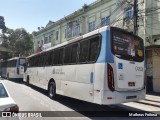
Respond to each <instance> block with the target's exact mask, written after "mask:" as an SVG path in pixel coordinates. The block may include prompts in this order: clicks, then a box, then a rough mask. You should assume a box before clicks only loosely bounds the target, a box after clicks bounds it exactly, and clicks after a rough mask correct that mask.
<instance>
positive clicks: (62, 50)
mask: <svg viewBox="0 0 160 120" xmlns="http://www.w3.org/2000/svg"><path fill="white" fill-rule="evenodd" d="M63 54H64V49H63V48H61V49H60V50H59V64H63Z"/></svg>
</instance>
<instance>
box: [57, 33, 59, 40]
mask: <svg viewBox="0 0 160 120" xmlns="http://www.w3.org/2000/svg"><path fill="white" fill-rule="evenodd" d="M58 36H59V31H56V40H58Z"/></svg>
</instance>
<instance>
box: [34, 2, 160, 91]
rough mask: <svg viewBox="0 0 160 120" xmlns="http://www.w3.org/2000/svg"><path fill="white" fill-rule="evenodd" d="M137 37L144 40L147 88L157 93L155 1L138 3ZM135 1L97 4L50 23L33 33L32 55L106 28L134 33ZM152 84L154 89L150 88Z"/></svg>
mask: <svg viewBox="0 0 160 120" xmlns="http://www.w3.org/2000/svg"><path fill="white" fill-rule="evenodd" d="M137 6H138V11H137V15H138V20H137V22H138V29H137V34H138V35H139V36H140V37H142V38H143V39H144V42H145V46H146V66H147V78H148V81H147V82H148V85H150V86H149V87H151V89H152V88H153V91H155V92H160V74H159V72H158V71H159V69H160V49H159V45H160V32H159V30H160V26H159V25H160V24H159V22H160V16H159V15H158V12H159V8H160V7H159V6H160V2H159V1H158V0H137ZM133 8H134V0H96V1H95V2H94V3H92V4H90V5H86V4H85V5H84V6H82V8H81V9H78V10H77V11H75V12H74V13H71V14H70V15H68V16H66V17H64V18H62V19H60V20H58V21H56V22H52V21H49V23H48V24H47V25H46V27H45V28H39V31H38V32H34V34H33V35H34V37H33V42H34V51H35V52H39V51H42V50H45V49H47V48H49V47H52V46H55V45H57V44H60V43H63V42H65V41H68V40H70V39H72V38H75V37H78V36H80V35H83V34H85V33H87V32H90V31H93V30H95V29H97V28H100V27H102V26H105V25H111V26H116V27H120V28H123V29H126V30H128V31H130V32H133V30H134V17H133V11H134V10H133ZM152 84H153V86H152Z"/></svg>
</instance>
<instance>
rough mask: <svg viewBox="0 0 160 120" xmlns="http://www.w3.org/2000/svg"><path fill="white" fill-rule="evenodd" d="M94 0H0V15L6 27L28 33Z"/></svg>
mask: <svg viewBox="0 0 160 120" xmlns="http://www.w3.org/2000/svg"><path fill="white" fill-rule="evenodd" d="M94 1H96V0H1V1H0V16H3V17H4V19H5V25H6V27H8V28H11V29H16V28H25V29H26V30H27V31H28V32H29V33H32V32H33V31H37V30H38V29H37V27H41V26H42V27H45V26H46V25H47V23H48V22H49V20H51V21H57V20H59V19H61V18H63V17H64V16H67V15H69V14H71V13H73V12H74V11H76V10H78V9H80V8H82V6H83V5H84V4H90V3H92V2H94Z"/></svg>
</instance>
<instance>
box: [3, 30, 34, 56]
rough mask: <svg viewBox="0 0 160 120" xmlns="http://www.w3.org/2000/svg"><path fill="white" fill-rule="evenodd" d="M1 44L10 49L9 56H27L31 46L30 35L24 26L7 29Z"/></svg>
mask: <svg viewBox="0 0 160 120" xmlns="http://www.w3.org/2000/svg"><path fill="white" fill-rule="evenodd" d="M2 46H3V47H6V48H7V49H8V50H9V51H10V54H9V55H10V57H17V56H27V55H29V54H30V52H31V50H32V48H33V43H32V35H30V34H29V33H28V32H27V31H26V30H25V29H24V28H19V29H16V30H13V29H7V31H6V33H5V36H4V41H3V43H2Z"/></svg>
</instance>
